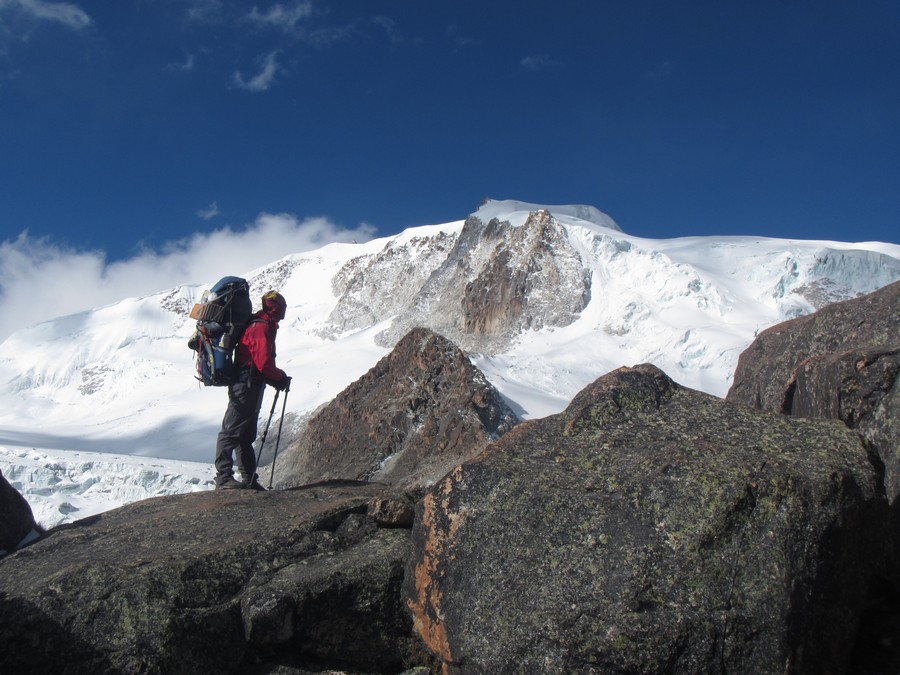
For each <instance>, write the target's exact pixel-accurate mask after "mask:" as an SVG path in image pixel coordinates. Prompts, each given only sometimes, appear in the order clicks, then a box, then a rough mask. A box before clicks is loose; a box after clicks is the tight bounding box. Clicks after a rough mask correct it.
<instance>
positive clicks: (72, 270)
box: [0, 213, 374, 340]
mask: <svg viewBox="0 0 900 675" xmlns="http://www.w3.org/2000/svg"><path fill="white" fill-rule="evenodd" d="M373 235H374V228H372V227H371V226H369V225H365V224H363V225H360V226H359V227H357V228H356V229H353V230H349V229H345V228H341V227H338V226H337V225H335V224H333V223H331V222H330V221H328V220H327V219H325V218H310V219H307V220H303V221H300V220H298V219H297V218H296V217H295V216H293V215H290V214H283V213H282V214H269V213H263V214H261V215H260V216H258V217H257V219H256V221H255V222H253V223H252V224H249V225H247V226H246V227H244V228H243V229H240V230H235V229H231V228H227V227H226V228H223V229H219V230H214V231H213V232H204V233H196V234H194V235H192V236H190V237H188V238H186V239H183V240H179V241H173V242H169V243H168V244H166V245H165V246H164V247H162V249H161V250H149V249H148V250H145V251H142V252H141V253H139V254H137V255H135V256H134V257H132V258H129V259H127V260H121V261H116V262H112V263H110V262H108V261H107V259H106V255H105V253H104V252H103V251H84V250H76V249H72V248H68V247H66V246H63V245H59V244H56V243H54V242H53V241H51V240H49V239H47V238H38V239H34V238H31V237H30V236H29V235H28V233H27V232H23V233H22V234H20V235H19V236H18V237H17V238H16V239H14V240H10V241H4V242H2V243H0V316H3V317H4V321H3V322H2V323H0V340H5V339H6V338H7V337H8V336H9V335H10V334H11V333H13V332H14V331H16V330H18V329H20V328H26V327H28V326H31V325H34V324H35V323H39V322H41V321H46V320H48V319H51V318H54V317H58V316H64V315H67V314H74V313H76V312H81V311H85V310H88V309H94V308H97V307H102V306H104V305H108V304H111V303H114V302H118V301H119V300H122V299H124V298H129V297H141V296H144V295H149V294H151V293H155V292H158V291H162V290H166V289H167V288H173V287H175V286H178V285H181V284H204V283H206V284H208V283H213V282H214V281H216V280H217V279H219V278H221V277H223V276H227V275H229V274H235V275H241V274H247V273H249V272H250V271H252V270H254V269H256V268H258V267H261V266H263V265H265V264H267V263H270V262H274V261H276V260H279V259H281V258H283V257H284V256H286V255H289V254H291V253H300V252H303V251H309V250H312V249H316V248H319V247H321V246H324V245H326V244H329V243H331V242H335V241H344V242H350V241H353V240H357V241H366V240H368V239H370V238H371V237H372V236H373Z"/></svg>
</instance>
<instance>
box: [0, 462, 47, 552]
mask: <svg viewBox="0 0 900 675" xmlns="http://www.w3.org/2000/svg"><path fill="white" fill-rule="evenodd" d="M0 514H2V517H0V557H2V556H3V555H5V554H6V553H8V552H10V551H12V550H15V549H16V548H18V547H19V546H20V545H21V544H22V543H23V542H24V541H27V540H28V539H29V538H30V537H33V536H36V535H37V534H38V533H39V528H38V526H37V523H35V522H34V513H32V511H31V506H30V505H29V504H28V502H27V501H26V500H25V497H23V496H22V495H21V494H19V491H18V490H16V489H15V488H14V487H13V486H12V485H10V484H9V481H7V480H6V478H4V477H3V474H2V473H0Z"/></svg>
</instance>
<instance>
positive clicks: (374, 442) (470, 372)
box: [275, 328, 518, 488]
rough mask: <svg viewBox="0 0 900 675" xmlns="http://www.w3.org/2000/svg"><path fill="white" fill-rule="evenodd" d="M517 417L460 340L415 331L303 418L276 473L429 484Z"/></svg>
mask: <svg viewBox="0 0 900 675" xmlns="http://www.w3.org/2000/svg"><path fill="white" fill-rule="evenodd" d="M517 422H518V418H517V417H516V415H515V414H514V413H513V412H512V411H511V410H510V409H509V407H508V406H507V405H506V403H505V402H504V401H503V399H502V397H501V396H500V394H499V392H497V390H496V389H495V388H494V387H493V386H492V385H491V384H490V383H489V382H488V381H487V379H486V378H485V377H484V375H483V374H482V373H481V372H480V371H479V370H478V369H477V368H476V367H475V366H473V365H472V363H471V361H470V360H469V358H468V357H467V356H466V355H465V354H464V353H463V352H462V351H460V349H459V348H458V347H456V346H455V345H454V344H453V343H452V342H450V341H449V340H447V339H445V338H443V337H441V336H439V335H437V334H435V333H433V332H431V331H430V330H428V329H425V328H418V329H415V330H413V331H411V332H410V333H409V334H407V335H406V337H404V338H403V339H402V340H401V341H400V342H399V343H397V345H396V347H395V348H394V349H393V351H392V352H391V353H390V354H388V355H387V356H386V357H384V358H383V359H381V361H379V362H378V363H377V364H376V365H375V366H374V367H373V368H372V369H371V370H370V371H369V372H368V373H366V374H365V375H363V376H362V377H361V378H360V379H359V380H357V381H356V382H354V383H353V384H351V385H350V386H349V387H347V388H346V389H345V390H344V391H343V392H341V393H340V394H339V395H338V396H337V397H336V398H335V399H334V400H333V401H332V402H331V403H329V404H328V405H326V406H325V407H324V408H322V409H321V410H320V411H319V412H317V413H316V414H315V415H314V416H313V417H312V418H311V419H310V420H309V422H308V423H307V425H306V428H305V430H304V431H303V432H302V434H301V436H300V438H299V439H298V440H297V441H296V442H294V443H293V444H292V445H290V446H289V447H288V448H287V450H286V451H285V452H284V453H283V454H282V456H281V457H280V458H279V460H278V464H277V465H276V471H275V474H276V476H278V480H279V482H280V484H281V485H285V486H292V485H302V484H305V483H311V482H315V481H320V480H329V479H352V480H367V481H378V482H381V483H386V484H390V485H395V486H400V487H406V488H415V487H425V486H428V485H431V484H432V483H434V482H435V481H436V480H438V479H439V478H441V477H442V476H444V475H445V474H446V473H447V472H448V471H450V470H451V469H452V468H453V467H454V466H456V465H457V464H459V463H461V462H463V461H465V460H467V459H470V458H472V457H474V456H475V455H477V454H479V453H480V452H481V451H482V450H484V448H485V447H486V446H487V444H488V443H490V442H491V441H492V440H494V439H496V438H498V437H499V436H502V435H503V434H504V433H506V432H507V431H508V430H509V429H511V428H512V427H513V426H514V425H515V424H516V423H517Z"/></svg>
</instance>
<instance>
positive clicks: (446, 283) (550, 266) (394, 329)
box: [379, 209, 591, 353]
mask: <svg viewBox="0 0 900 675" xmlns="http://www.w3.org/2000/svg"><path fill="white" fill-rule="evenodd" d="M460 291H462V297H460ZM590 297H591V273H590V270H589V269H588V267H587V266H586V265H585V263H584V261H583V260H582V258H581V256H580V255H579V253H578V251H577V250H576V249H575V248H574V246H573V245H572V243H571V242H570V241H569V237H568V233H567V231H566V228H565V227H564V226H563V225H562V224H560V223H559V222H558V221H557V220H556V219H555V218H554V217H553V216H552V214H551V213H550V212H549V211H547V210H546V209H544V210H539V211H534V212H532V213H530V214H529V216H528V217H527V218H526V220H525V221H524V223H523V224H518V225H517V224H512V223H510V222H509V221H507V220H504V221H501V220H499V219H497V218H494V219H492V220H490V221H488V222H487V223H485V222H484V221H482V220H481V219H479V218H478V217H477V214H476V215H472V216H470V217H469V218H468V219H467V220H466V222H465V224H464V225H463V228H462V231H461V232H460V234H459V237H458V239H457V240H456V243H455V245H454V246H453V248H452V250H450V252H449V253H448V255H447V257H446V259H445V260H444V262H443V264H442V265H441V266H440V267H438V268H437V269H435V270H434V271H433V272H432V274H431V275H430V276H429V278H428V280H427V281H426V283H425V284H424V285H423V286H422V288H421V289H420V290H419V292H418V293H417V294H416V296H415V298H414V299H413V301H412V303H411V304H410V306H409V307H408V308H407V310H406V311H404V312H402V313H400V314H399V315H398V316H397V318H396V319H395V320H394V323H393V325H392V326H391V328H390V329H388V330H387V331H385V332H384V333H382V334H381V336H379V339H380V342H381V343H382V344H385V345H389V344H392V343H393V342H394V341H396V339H397V338H398V337H399V336H400V335H402V334H405V333H406V332H407V331H408V330H410V329H411V328H412V327H414V326H417V325H426V326H428V327H429V328H432V329H433V330H435V331H436V332H439V333H441V334H443V335H446V336H447V337H448V338H450V339H452V340H454V341H455V342H457V344H459V345H460V347H461V348H463V349H466V350H470V351H479V352H481V353H494V352H496V351H500V350H502V349H504V348H507V347H508V346H509V345H510V344H511V342H512V341H513V340H514V339H515V337H516V336H517V335H519V334H520V333H521V332H522V331H525V330H539V329H541V328H543V327H545V326H566V325H568V324H570V323H572V322H573V321H574V320H575V319H576V318H577V317H578V315H579V313H580V312H581V311H582V310H583V309H584V308H585V307H586V306H587V303H588V301H589V300H590Z"/></svg>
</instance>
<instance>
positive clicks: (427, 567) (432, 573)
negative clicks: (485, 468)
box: [407, 469, 462, 664]
mask: <svg viewBox="0 0 900 675" xmlns="http://www.w3.org/2000/svg"><path fill="white" fill-rule="evenodd" d="M460 478H461V472H460V471H459V470H458V469H457V470H455V471H454V472H453V474H451V475H450V476H448V477H447V478H446V479H445V480H444V482H443V483H442V484H441V486H440V489H439V493H440V497H439V496H438V491H437V490H435V491H433V492H431V493H429V494H428V495H426V496H425V499H424V500H423V506H424V508H423V510H422V525H423V526H424V528H425V532H426V536H425V542H424V550H423V553H422V559H421V560H420V561H419V562H418V563H417V564H416V569H415V581H416V594H415V598H412V599H410V600H407V606H408V607H409V609H410V612H411V613H412V615H413V625H414V627H415V629H416V632H417V633H419V635H420V636H421V637H422V640H423V641H424V642H425V644H426V645H427V646H428V648H429V649H430V650H431V651H432V652H433V653H435V654H437V655H438V656H439V657H440V658H441V659H442V660H443V661H444V663H445V664H446V663H452V661H453V658H452V654H451V651H450V640H449V637H448V635H447V627H446V625H445V624H444V621H443V604H444V593H443V591H442V590H441V580H442V578H443V576H444V571H443V570H442V569H441V568H440V561H441V559H442V558H444V557H445V556H446V557H452V556H448V554H449V553H450V548H451V547H452V543H453V535H454V534H455V533H456V531H457V530H458V529H459V525H460V521H461V519H462V517H461V514H458V513H457V514H454V513H452V512H451V511H450V509H449V506H450V497H451V494H452V493H453V490H454V484H455V483H456V481H457V480H459V479H460ZM441 497H442V498H441ZM442 514H443V515H444V516H446V517H447V518H448V520H449V530H448V529H446V528H445V527H444V526H443V525H442V524H441V522H440V519H441V518H440V517H441V515H442Z"/></svg>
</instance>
